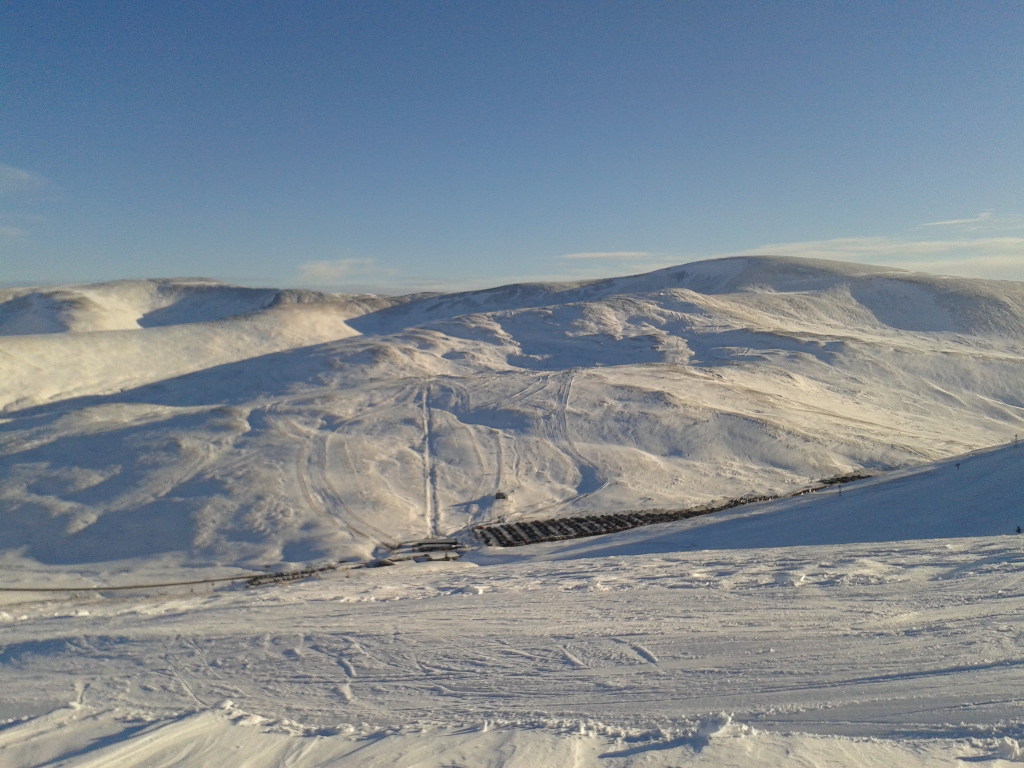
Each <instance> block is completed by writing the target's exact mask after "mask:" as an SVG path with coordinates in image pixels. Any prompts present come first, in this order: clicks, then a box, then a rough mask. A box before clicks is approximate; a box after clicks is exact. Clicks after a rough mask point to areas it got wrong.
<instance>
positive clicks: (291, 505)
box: [0, 258, 1024, 768]
mask: <svg viewBox="0 0 1024 768" xmlns="http://www.w3.org/2000/svg"><path fill="white" fill-rule="evenodd" d="M0 329H4V333H6V334H7V335H4V336H2V337H0V395H2V400H0V402H2V403H3V404H4V405H3V410H2V411H0V521H2V523H3V525H2V526H0V567H2V568H3V571H4V573H5V579H4V584H3V585H0V586H2V588H0V690H2V691H3V696H2V697H0V768H27V767H28V766H33V767H34V766H44V765H60V766H68V768H70V767H71V766H79V767H80V768H86V767H91V766H103V768H109V767H113V768H142V767H143V766H157V765H158V766H161V767H162V768H172V767H175V768H186V767H188V766H194V765H221V764H232V765H236V764H238V765H241V764H243V763H244V764H245V765H248V766H253V768H272V767H273V766H278V765H290V766H294V767H295V768H319V767H320V766H335V767H336V768H346V767H348V766H352V767H353V768H355V767H356V766H358V768H366V767H367V766H393V765H401V766H423V767H424V768H451V767H452V766H468V765H472V766H493V767H494V768H527V767H529V768H533V767H534V766H538V765H541V766H548V765H550V766H561V765H574V766H579V767H580V768H599V767H600V768H638V767H639V766H651V767H652V768H659V767H660V768H670V767H676V766H681V765H715V766H742V768H751V767H752V766H765V767H766V768H767V767H768V766H778V765H790V764H793V765H844V766H845V765H857V766H878V767H879V768H881V767H883V766H884V767H885V768H888V766H893V765H899V766H945V765H950V764H953V763H956V764H966V763H972V764H973V763H977V762H984V763H985V764H990V765H993V766H997V765H1009V764H1011V763H1020V762H1024V750H1022V746H1021V745H1022V744H1024V720H1022V718H1021V715H1020V712H1021V707H1022V706H1024V702H1022V700H1021V698H1020V680H1019V678H1018V673H1019V670H1020V669H1021V665H1022V660H1021V654H1020V647H1021V642H1022V640H1024V619H1022V617H1024V555H1022V542H1024V537H1022V536H1020V535H1018V534H1017V533H1016V530H1017V529H1018V526H1021V527H1024V505H1022V503H1021V494H1020V478H1021V473H1022V470H1024V443H1020V442H1019V441H1018V440H1017V436H1018V435H1019V436H1021V437H1024V429H1022V426H1024V424H1022V416H1024V410H1022V406H1024V400H1022V396H1024V376H1022V373H1024V370H1022V362H1024V345H1022V342H1021V340H1022V339H1024V333H1022V331H1024V310H1022V285H1021V284H1018V283H1009V282H1005V283H1004V282H984V281H974V280H963V279H952V278H938V277H932V276H925V275H919V274H910V273H906V272H899V271H896V270H887V269H879V268H873V267H861V266H858V265H850V264H836V263H829V262H814V261H804V260H794V259H783V258H745V259H724V260H718V261H711V262H701V263H697V264H690V265H684V266H682V267H675V268H672V269H668V270H661V271H659V272H654V273H650V274H647V275H638V276H633V277H624V278H618V279H615V280H604V281H596V282H588V283H572V284H554V285H517V286H506V287H502V288H496V289H494V290H491V291H476V292H471V293H463V294H446V295H429V296H428V295H419V296H406V297H400V298H381V297H371V296H342V295H330V294H321V293H315V292H296V291H273V290H266V291H264V290H262V289H260V290H255V289H240V288H233V287H230V286H222V285H219V284H214V283H208V282H205V281H131V282H123V283H111V284H104V285H100V286H74V287H68V288H59V289H58V288H54V289H17V290H13V291H8V292H6V293H4V294H2V295H0ZM854 471H858V472H863V473H866V474H869V475H870V477H868V478H866V479H863V480H859V481H856V482H853V483H850V484H847V485H845V486H843V487H842V490H841V492H840V489H839V488H837V487H830V488H826V489H822V490H818V491H816V492H813V493H807V494H804V495H796V496H788V494H792V493H794V492H796V491H799V490H800V489H803V488H806V487H807V486H809V485H814V484H817V481H819V480H821V479H823V478H828V477H833V476H835V475H838V474H846V473H849V472H854ZM497 491H502V492H503V493H504V494H506V495H507V497H508V498H506V499H504V500H501V499H496V498H495V493H496V492H497ZM751 493H755V494H774V495H780V496H785V498H779V499H776V500H774V501H770V502H764V503H756V504H749V505H744V506H740V507H736V508H734V509H731V510H728V511H723V512H717V513H713V514H710V515H707V516H703V517H697V518H693V519H690V520H685V521H681V522H674V523H665V524H659V525H651V526H648V527H643V528H636V529H634V530H630V531H625V532H622V533H618V534H613V535H606V536H598V537H592V538H587V539H577V540H572V541H561V542H549V543H544V544H538V545H533V546H527V547H515V548H507V549H506V548H500V547H481V546H475V547H474V548H472V549H470V550H469V551H468V552H466V554H464V555H463V556H462V557H461V559H458V560H455V561H445V560H442V561H434V562H413V561H411V560H410V561H401V562H399V563H398V564H397V565H395V566H394V567H374V568H364V567H353V568H351V569H347V568H345V567H342V568H339V569H337V570H330V571H323V572H322V573H320V574H319V575H318V577H317V578H314V579H308V580H301V581H294V582H289V583H287V584H282V585H279V586H274V587H258V588H246V587H245V586H243V585H242V584H243V582H229V581H215V582H211V581H203V582H200V581H198V580H201V579H211V578H232V577H233V578H241V579H245V578H247V577H248V576H251V575H252V569H254V568H256V569H260V570H262V569H265V568H291V567H296V566H300V565H315V564H322V563H334V562H336V561H337V560H339V559H343V558H346V559H352V560H359V561H367V560H368V559H369V558H370V557H371V556H373V555H381V554H386V553H387V552H388V550H387V546H388V545H389V544H392V543H394V542H396V541H398V540H401V539H410V538H420V537H424V536H428V535H436V534H458V535H459V536H460V538H462V540H463V541H466V542H470V543H472V542H473V535H472V531H471V527H472V526H474V525H478V524H482V523H488V522H497V521H502V520H508V521H513V520H526V519H535V518H550V517H556V516H567V515H575V514H579V513H583V512H601V511H619V510H637V509H657V508H661V509H672V508H681V507H689V506H693V505H695V504H700V503H704V502H709V501H715V500H722V499H730V498H736V497H739V496H745V495H749V494H751ZM377 562H379V561H377ZM180 582H186V583H180ZM115 588H117V589H115ZM120 588H124V589H120ZM42 590H49V591H42Z"/></svg>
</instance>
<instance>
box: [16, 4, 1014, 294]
mask: <svg viewBox="0 0 1024 768" xmlns="http://www.w3.org/2000/svg"><path fill="white" fill-rule="evenodd" d="M0 105H2V106H0V265H2V267H0V283H5V284H22V285H24V284H34V283H67V282H83V281H97V280H110V279H119V278H129V277H155V276H199V275H202V276H209V277H215V278H219V279H223V280H227V281H232V282H239V283H243V284H251V285H281V286H283V285H304V286H308V287H315V288H325V289H328V290H365V289H371V290H378V291H393V292H404V291H408V290H419V289H424V288H460V287H479V286H485V285H495V284H499V283H504V282H510V281H516V280H536V279H563V278H583V277H597V276H606V275H613V274H627V273H635V272H641V271H646V270H648V269H654V268H657V267H659V266H665V265H668V264H675V263H683V262H686V261H692V260H695V259H700V258H706V257H711V256H717V255H729V254H738V253H791V254H794V255H809V256H824V257H829V258H840V259H846V260H854V261H865V262H871V263H880V264H891V265H894V266H902V267H906V268H911V269H925V270H930V271H936V272H945V273H949V274H966V275H976V276H985V277H995V278H1007V279H1018V280H1024V5H1022V4H1020V3H1018V2H1007V3H996V2H971V3H967V2H950V3H943V2H921V3H917V2H849V3H829V2H786V3H770V2H744V3H731V2H710V3H699V2H692V3H690V2H573V3H561V2H526V3H519V2H502V3H487V2H429V1H428V0H422V1H417V2H378V3H362V2H347V3H331V4H327V3H303V2H297V1H294V0H293V1H291V2H281V3H258V2H253V3H244V4H243V3H217V2H213V3H202V4H200V3H182V2H167V3H125V4H122V3H104V2H89V3H40V2H19V3H6V4H4V5H3V6H2V8H0Z"/></svg>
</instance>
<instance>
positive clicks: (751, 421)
mask: <svg viewBox="0 0 1024 768" xmlns="http://www.w3.org/2000/svg"><path fill="white" fill-rule="evenodd" d="M115 286H116V284H115ZM179 287H180V286H179ZM186 287H187V285H186ZM201 287H202V288H203V291H206V290H207V289H209V291H211V293H209V294H205V293H203V292H202V291H198V290H192V289H191V288H190V289H189V290H190V291H191V292H190V293H188V294H187V295H188V298H182V299H180V300H179V301H178V302H177V303H175V304H173V305H168V307H169V308H171V307H173V308H176V309H174V312H178V313H179V314H180V316H179V317H178V319H179V320H188V319H189V318H192V319H196V318H203V317H208V316H210V313H216V312H225V313H226V312H228V311H234V310H235V309H238V305H237V304H236V303H232V302H234V301H235V300H234V299H230V300H227V299H225V301H226V302H227V303H226V304H225V305H224V306H221V307H220V308H219V309H218V308H213V309H209V310H208V311H207V310H204V309H202V307H201V306H200V305H201V301H200V298H199V297H201V296H205V295H209V296H214V295H221V294H223V293H224V292H228V293H229V294H230V291H233V290H235V289H228V288H226V287H216V286H208V285H205V284H203V285H202V286H201ZM159 288H160V286H157V288H156V289H154V290H156V291H157V293H159ZM193 288H194V286H193ZM124 289H125V291H126V292H127V294H128V295H129V296H130V297H131V296H135V295H136V293H138V292H139V291H140V290H141V289H140V288H139V286H138V285H137V284H136V283H129V284H125V288H124ZM698 289H699V290H698ZM104 290H107V291H108V292H110V291H114V288H113V287H110V286H109V285H108V286H106V287H105V288H104ZM182 290H184V288H182ZM239 290H240V291H243V294H244V289H239ZM218 292H220V293H218ZM115 293H116V292H115ZM183 295H184V294H183ZM230 295H232V296H233V295H234V294H230ZM240 295H242V294H240ZM244 295H248V294H244ZM273 296H274V298H272V299H271V298H268V296H263V295H262V294H261V298H260V299H259V301H269V306H267V308H265V309H263V310H260V311H259V312H256V313H255V314H252V313H250V314H248V315H244V316H241V317H237V318H232V319H227V320H222V321H218V322H190V323H185V324H177V325H171V326H166V327H163V328H144V329H136V330H134V331H126V330H121V331H107V332H103V333H88V334H82V333H63V334H51V335H47V336H21V337H9V338H8V339H6V340H4V341H3V342H2V344H0V352H2V353H3V358H2V359H3V361H4V365H7V366H9V368H8V370H10V371H12V374H11V375H10V376H7V377H6V378H5V379H4V384H3V387H4V388H5V389H6V397H7V401H8V403H9V404H8V406H7V409H6V412H5V419H6V420H5V422H4V423H3V424H2V425H0V478H2V479H0V504H2V505H3V507H2V508H3V514H4V519H5V524H4V526H3V527H2V529H0V549H2V550H5V551H18V552H21V553H23V554H24V555H25V556H28V557H31V558H35V559H37V560H39V561H42V562H47V563H53V564H60V563H64V564H70V563H98V562H103V561H112V560H123V559H126V558H147V557H157V556H171V555H173V556H175V557H178V558H180V559H181V560H182V561H183V562H189V563H192V564H197V565H198V564H203V563H206V564H212V563H222V564H236V565H246V566H253V565H272V564H275V563H278V562H286V563H308V562H311V561H319V560H323V559H338V558H352V557H354V558H366V557H369V556H370V555H371V553H373V551H374V550H375V548H377V547H382V546H387V545H389V544H393V543H394V542H396V541H398V540H401V539H409V538H417V537H424V536H435V535H448V534H451V533H454V532H456V531H459V530H463V529H465V528H467V527H469V526H473V525H476V524H482V523H488V522H497V521H502V520H515V519H524V518H530V517H551V516H557V515H569V514H579V513H586V512H610V511H620V510H642V509H657V508H662V509H664V508H669V509H671V508H681V507H688V506H693V505H695V504H700V503H705V502H709V501H715V500H718V499H727V498H735V497H740V496H747V495H751V494H755V495H765V494H777V495H784V494H786V493H789V492H792V491H795V490H798V489H800V488H802V487H805V486H807V485H809V484H811V483H812V482H813V481H815V480H817V479H819V478H823V477H832V476H835V475H839V474H846V473H849V472H851V471H861V470H867V471H869V472H878V471H883V470H888V469H893V468H898V467H907V466H912V465H915V464H919V463H921V462H925V461H930V460H936V459H941V458H943V457H948V456H952V455H956V454H959V453H963V452H965V451H970V450H973V449H976V448H979V447H983V446H988V445H993V444H997V443H1005V442H1007V441H1009V440H1012V439H1013V436H1014V435H1015V434H1017V433H1021V434H1024V428H1022V427H1024V421H1022V415H1024V411H1022V404H1024V346H1022V344H1021V341H1020V339H1021V338H1022V337H1024V334H1022V333H1021V332H1020V329H1022V328H1024V319H1022V318H1024V315H1022V312H1021V310H1020V303H1021V286H1020V285H1019V284H1017V283H994V282H980V281H970V280H962V279H952V278H949V279H945V278H934V277H927V276H921V275H910V274H907V273H902V272H897V271H893V270H883V269H876V268H869V267H861V266H857V265H846V264H834V263H827V262H805V261H798V260H788V259H767V258H765V259H734V260H722V261H717V262H702V263H697V264H692V265H686V266H683V267H678V268H672V269H669V270H662V271H660V272H655V273H651V274H649V275H641V276H637V277H630V278H620V279H617V280H608V281H601V282H598V283H589V284H575V285H554V286H550V285H548V286H543V285H542V286H512V287H509V288H504V289H495V290H494V291H490V292H488V291H483V292H476V293H473V294H458V295H451V296H436V295H435V296H429V297H409V298H407V299H402V300H376V299H372V298H365V297H364V298H359V297H341V298H339V299H337V300H327V299H325V298H324V297H323V296H322V295H320V294H315V293H310V292H306V293H303V292H283V293H274V294H273ZM127 301H128V299H125V302H127ZM517 305H518V306H517ZM153 311H157V310H151V311H150V315H151V314H152V312H153ZM167 311H168V312H169V311H170V309H168V310H167ZM188 312H192V313H193V314H188ZM204 312H206V314H204ZM460 312H461V313H463V314H459V313H460ZM467 312H468V313H467ZM165 317H170V315H166V316H165ZM402 322H404V323H407V324H408V325H407V326H406V327H403V328H401V329H397V328H398V325H400V324H401V323H402ZM353 328H359V329H360V330H361V331H362V332H363V333H362V335H352V334H354V333H355V331H354V330H353ZM396 329H397V330H396ZM1014 329H1017V330H1014ZM161 334H162V335H161ZM1014 334H1016V335H1014ZM325 335H326V336H328V337H333V338H334V339H337V340H331V341H328V342H326V343H313V344H311V345H308V346H307V344H309V343H310V342H315V341H321V342H322V340H323V338H324V336H325ZM338 337H341V338H338ZM274 349H276V350H280V351H272V352H270V353H269V354H267V353H266V352H268V351H270V350H274ZM12 359H13V360H15V362H14V364H13V365H12V364H11V362H10V361H11V360H12ZM37 362H38V365H39V368H38V369H35V370H34V369H33V368H32V365H34V364H36V363H37ZM51 374H52V376H53V378H52V380H51ZM498 491H501V492H503V493H505V494H506V495H507V497H508V498H507V499H503V500H499V499H495V493H496V492H498Z"/></svg>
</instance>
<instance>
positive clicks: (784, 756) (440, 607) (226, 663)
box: [0, 446, 1024, 768]
mask: <svg viewBox="0 0 1024 768" xmlns="http://www.w3.org/2000/svg"><path fill="white" fill-rule="evenodd" d="M1022 472H1024V447H1022V448H1021V449H1015V448H1013V447H1012V446H1008V447H1005V448H1002V449H999V450H994V451H988V452H982V453H979V454H977V455H974V456H971V457H965V458H963V459H961V466H960V468H959V469H957V468H956V466H955V463H953V462H944V463H939V464H937V465H934V466H930V467H926V468H921V469H920V470H918V471H915V472H909V473H897V474H896V476H895V477H883V478H876V479H873V480H871V481H866V482H864V483H862V484H860V485H859V486H856V485H855V486H849V487H847V489H845V490H844V492H843V495H842V498H841V499H840V498H839V497H838V496H836V495H835V493H834V491H827V492H825V493H824V494H813V495H809V496H803V497H798V498H795V499H788V500H784V501H779V502H773V503H771V504H765V505H762V506H760V507H756V508H749V509H747V510H745V511H742V512H739V511H737V512H733V513H731V514H726V515H724V516H723V517H722V518H721V519H713V518H714V517H715V516H711V517H709V518H700V519H697V520H691V521H686V522H682V523H670V524H664V525H659V526H652V527H650V528H645V529H642V530H636V531H630V532H625V533H621V534H614V535H608V536H603V537H598V538H595V539H591V540H585V541H577V542H571V543H566V542H561V543H558V544H541V545H534V546H530V547H518V548H515V549H510V550H500V549H495V548H487V549H479V550H476V551H475V552H472V553H470V554H469V555H467V556H465V557H464V558H463V559H462V560H459V561H453V562H450V563H446V562H437V563H432V564H431V563H413V562H407V563H402V564H399V565H396V566H394V567H391V568H376V569H363V570H358V571H349V572H347V575H343V574H340V573H334V574H329V575H326V576H325V577H324V578H322V579H320V580H311V581H307V582H302V583H298V584H292V585H289V586H279V587H268V588H260V589H251V590H246V589H243V588H232V589H226V590H217V591H212V590H211V591H206V590H203V591H201V592H200V593H198V594H197V593H193V592H189V591H187V590H185V589H181V590H178V591H176V592H175V591H173V590H164V591H163V593H162V594H155V593H153V592H149V593H147V592H141V593H138V594H134V595H131V596H124V595H116V594H115V593H105V594H103V593H101V594H92V595H88V596H86V595H78V596H72V597H69V598H68V599H53V597H52V596H51V599H48V600H46V601H30V600H29V597H30V596H26V595H24V594H19V595H17V596H13V595H11V594H10V593H8V594H7V595H6V596H5V599H6V600H8V604H6V605H5V606H4V607H3V613H0V618H2V619H3V620H4V622H5V623H4V624H3V625H0V626H2V629H0V631H2V632H3V637H4V648H3V651H2V652H0V689H2V690H3V691H4V693H5V695H4V698H3V708H4V711H3V712H0V715H2V716H3V717H6V718H12V720H10V721H9V722H8V725H7V726H6V727H5V728H3V729H0V745H2V748H0V766H4V767H5V768H6V766H15V765H17V766H27V765H50V764H53V765H62V766H63V765H66V766H101V765H102V766H117V767H118V768H121V767H122V766H124V767H127V766H132V767H134V766H195V765H212V764H232V765H246V766H268V768H269V766H278V765H289V766H297V767H299V768H306V767H310V768H311V767H312V766H325V765H329V766H386V765H400V766H436V767H437V768H441V766H453V765H473V766H478V765H484V766H527V765H545V766H547V765H551V766H562V765H577V766H588V767H589V766H595V767H596V766H639V765H643V766H679V765H691V764H693V765H702V764H703V765H715V766H720V765H735V766H771V765H844V766H847V765H848V766H853V765H856V766H892V765H900V766H904V765H910V766H914V765H929V766H940V765H943V766H948V765H955V764H960V763H958V762H957V760H958V759H959V758H962V759H964V760H965V761H968V762H964V763H963V764H964V765H968V764H973V763H975V762H983V763H984V764H988V765H993V766H997V765H1002V764H1008V763H1007V762H1000V760H1001V759H1003V758H1006V759H1007V760H1009V759H1014V758H1015V757H1019V751H1018V747H1017V743H1018V740H1022V739H1024V716H1022V715H1021V712H1022V709H1021V706H1022V704H1024V698H1022V694H1021V690H1022V686H1021V668H1022V664H1024V659H1022V657H1021V647H1022V641H1024V536H1020V535H1017V534H1016V533H1013V527H1012V526H1015V525H1016V523H1015V521H1016V520H1019V519H1020V518H1021V517H1022V516H1024V513H1022V511H1021V504H1020V494H1019V484H1020V477H1021V474H1022ZM972 486H973V487H975V488H977V489H978V492H977V493H976V494H974V496H975V498H974V499H973V500H972V506H971V507H970V509H969V510H968V512H967V513H965V512H964V511H963V510H961V509H960V508H959V502H961V501H963V500H965V499H968V498H969V497H970V495H971V494H969V493H968V492H967V491H965V490H964V489H965V488H970V487H972ZM837 505H842V507H841V508H839V509H838V510H837ZM837 511H838V513H839V514H836V513H837ZM857 515H859V517H858V518H857V519H856V520H854V517H855V516H857ZM828 520H835V521H836V522H835V524H831V523H826V522H825V521H828ZM899 520H906V521H907V524H908V531H909V534H910V535H913V536H922V535H925V534H926V533H927V531H926V529H925V527H924V526H925V524H926V523H928V524H930V525H931V527H932V528H933V529H934V531H936V532H938V533H941V534H942V535H944V536H947V537H948V538H918V539H916V540H902V541H900V540H891V539H890V538H889V534H888V533H887V532H886V531H894V530H896V528H897V526H898V521H899ZM883 521H889V522H888V524H889V528H888V529H886V530H880V529H879V527H878V525H879V523H880V522H883ZM1000 526H1001V527H1003V528H1004V529H1008V530H1009V531H1010V533H1008V534H1005V535H979V534H981V533H984V534H991V531H992V529H993V528H995V527H1000ZM787 535H788V536H792V537H793V539H794V542H795V543H799V544H802V545H801V546H779V544H780V541H779V537H786V536H787ZM773 536H774V537H775V538H772V537H773ZM718 542H722V543H724V548H721V549H701V548H700V547H703V546H705V545H707V544H717V543H718ZM812 542H813V544H812ZM840 542H841V543H840ZM766 545H771V546H767V547H766ZM14 600H17V601H19V602H17V603H14V602H13V601H14ZM68 702H70V703H68ZM26 716H27V717H28V719H25V720H22V719H21V718H24V717H26ZM1000 756H1002V757H1000Z"/></svg>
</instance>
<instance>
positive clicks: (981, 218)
mask: <svg viewBox="0 0 1024 768" xmlns="http://www.w3.org/2000/svg"><path fill="white" fill-rule="evenodd" d="M991 221H992V214H991V213H981V214H978V215H977V216H974V217H972V218H970V219H948V220H946V221H929V222H927V223H925V224H922V225H921V226H922V227H962V226H965V225H966V226H971V225H980V224H988V223H990V222H991Z"/></svg>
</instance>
